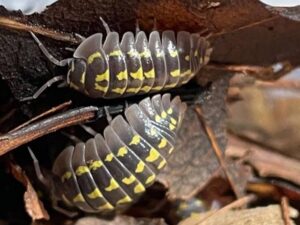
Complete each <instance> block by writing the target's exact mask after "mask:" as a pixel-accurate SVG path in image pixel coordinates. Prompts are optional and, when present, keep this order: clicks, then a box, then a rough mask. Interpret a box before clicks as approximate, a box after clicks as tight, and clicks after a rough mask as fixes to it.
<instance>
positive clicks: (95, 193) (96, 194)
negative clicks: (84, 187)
mask: <svg viewBox="0 0 300 225" xmlns="http://www.w3.org/2000/svg"><path fill="white" fill-rule="evenodd" d="M88 197H89V198H90V199H95V198H101V197H103V195H102V193H101V192H100V190H99V189H98V188H95V190H94V191H92V192H91V193H89V194H88Z"/></svg>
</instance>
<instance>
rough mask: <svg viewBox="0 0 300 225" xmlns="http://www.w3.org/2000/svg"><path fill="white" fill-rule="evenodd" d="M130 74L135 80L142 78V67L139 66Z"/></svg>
mask: <svg viewBox="0 0 300 225" xmlns="http://www.w3.org/2000/svg"><path fill="white" fill-rule="evenodd" d="M130 76H131V77H132V78H133V79H136V80H144V75H143V68H142V67H140V68H139V69H138V70H137V71H136V72H131V73H130Z"/></svg>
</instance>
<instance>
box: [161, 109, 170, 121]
mask: <svg viewBox="0 0 300 225" xmlns="http://www.w3.org/2000/svg"><path fill="white" fill-rule="evenodd" d="M167 116H168V115H167V113H166V112H165V111H162V113H161V117H162V118H163V119H166V118H167Z"/></svg>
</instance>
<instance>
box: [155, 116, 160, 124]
mask: <svg viewBox="0 0 300 225" xmlns="http://www.w3.org/2000/svg"><path fill="white" fill-rule="evenodd" d="M155 121H156V122H157V123H159V122H160V121H161V118H160V116H159V115H158V114H156V115H155Z"/></svg>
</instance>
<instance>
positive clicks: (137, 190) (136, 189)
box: [134, 183, 145, 194]
mask: <svg viewBox="0 0 300 225" xmlns="http://www.w3.org/2000/svg"><path fill="white" fill-rule="evenodd" d="M144 191H145V187H144V186H143V185H142V184H141V183H139V184H137V185H136V186H135V187H134V193H136V194H138V193H141V192H144Z"/></svg>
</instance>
